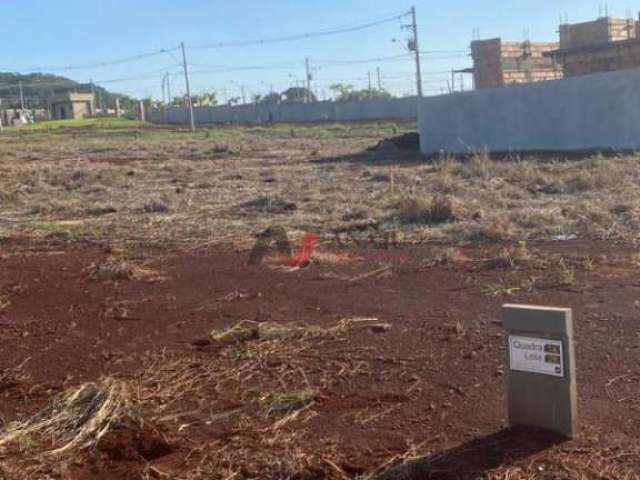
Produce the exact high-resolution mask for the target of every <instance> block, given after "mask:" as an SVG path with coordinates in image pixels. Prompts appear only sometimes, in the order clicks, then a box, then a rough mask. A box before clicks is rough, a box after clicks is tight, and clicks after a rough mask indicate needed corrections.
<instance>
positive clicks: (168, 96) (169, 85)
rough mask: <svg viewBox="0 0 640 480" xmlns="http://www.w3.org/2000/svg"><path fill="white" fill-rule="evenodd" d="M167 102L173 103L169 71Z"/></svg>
mask: <svg viewBox="0 0 640 480" xmlns="http://www.w3.org/2000/svg"><path fill="white" fill-rule="evenodd" d="M167 102H168V103H169V105H171V104H172V103H173V98H171V75H169V72H167Z"/></svg>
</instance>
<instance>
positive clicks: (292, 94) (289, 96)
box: [282, 87, 318, 103]
mask: <svg viewBox="0 0 640 480" xmlns="http://www.w3.org/2000/svg"><path fill="white" fill-rule="evenodd" d="M282 98H283V100H282V101H283V103H303V102H306V101H307V98H309V100H310V101H311V102H317V101H318V99H317V98H316V96H315V94H314V93H313V92H311V91H309V90H308V89H307V88H304V87H291V88H289V89H288V90H285V91H284V92H282Z"/></svg>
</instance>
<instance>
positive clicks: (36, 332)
mask: <svg viewBox="0 0 640 480" xmlns="http://www.w3.org/2000/svg"><path fill="white" fill-rule="evenodd" d="M411 129H412V125H393V124H370V125H319V126H309V127H300V126H286V127H285V126H277V127H261V128H257V127H256V128H242V127H240V128H230V127H229V128H219V129H210V130H204V131H200V132H198V133H196V134H190V133H186V132H181V131H171V130H163V129H154V128H128V127H125V126H122V127H120V128H111V129H107V130H93V129H74V130H70V129H64V128H63V129H59V130H51V131H46V130H28V131H18V132H13V133H10V134H9V135H8V136H6V137H3V138H2V139H0V140H1V142H0V152H1V153H2V157H0V200H1V202H2V204H1V210H0V213H1V216H0V239H1V240H0V265H1V268H0V326H1V327H2V328H0V479H3V480H4V479H7V480H8V479H22V478H33V479H45V478H62V479H141V478H158V479H163V478H176V479H220V480H230V479H237V480H240V479H274V480H275V479H309V480H310V479H340V480H344V479H401V478H403V479H423V478H425V479H431V478H433V479H466V478H468V479H476V478H493V479H505V480H506V479H538V478H539V479H565V478H571V479H636V478H640V473H639V472H640V333H639V332H640V330H639V329H638V324H639V315H640V283H639V282H638V280H637V277H638V273H639V271H640V255H639V254H638V252H637V249H636V246H635V244H636V240H637V238H638V234H639V233H640V223H639V222H638V214H640V204H639V201H640V195H639V191H638V187H639V184H640V178H639V177H638V168H637V166H638V158H636V157H632V156H625V157H620V158H615V157H609V158H604V157H593V158H585V159H572V160H565V159H550V158H547V159H535V158H511V159H503V160H501V161H493V160H491V159H489V158H488V156H487V155H476V156H474V157H472V158H469V159H466V160H464V161H463V160H456V159H439V160H437V161H435V162H431V163H428V162H426V161H425V160H424V159H421V158H420V157H419V156H418V155H417V154H416V153H415V152H412V151H407V150H402V149H398V148H397V147H395V146H394V145H393V144H390V143H388V142H387V143H382V144H378V142H380V141H381V140H383V139H384V138H388V137H393V136H397V135H399V134H402V133H405V132H407V131H411ZM376 146H377V148H373V149H372V150H367V149H368V148H371V147H376ZM274 225H278V226H282V227H283V228H284V229H285V230H286V231H287V233H288V235H289V237H290V239H291V240H292V243H293V244H294V246H295V247H297V246H298V245H300V242H301V241H302V237H303V235H304V234H305V233H315V234H317V235H319V237H320V240H319V242H318V245H317V247H316V250H315V251H314V253H313V255H312V257H311V261H310V262H309V263H304V264H302V265H301V266H299V267H292V265H291V263H290V261H289V260H288V259H287V258H283V257H281V256H279V255H277V254H269V255H268V256H267V258H265V259H264V261H263V262H262V263H260V264H257V265H249V264H248V260H249V257H250V249H251V247H252V246H253V244H254V243H255V241H256V238H257V236H258V235H259V234H260V233H261V232H263V231H264V230H265V229H266V228H267V227H273V226H274ZM507 302H509V303H533V304H542V305H553V306H566V307H572V308H573V309H574V316H575V322H576V353H577V372H578V389H579V409H580V435H579V437H578V438H576V439H575V440H573V441H570V442H565V441H562V440H561V439H559V438H556V437H553V436H551V435H548V434H546V433H544V432H537V431H532V430H526V429H525V430H523V429H518V430H508V429H506V425H505V411H504V410H505V398H504V397H505V391H504V382H505V375H506V374H507V372H506V371H505V365H504V356H505V349H504V336H503V335H504V332H503V330H502V328H501V326H500V306H501V305H502V304H503V303H507ZM541 394H543V393H542V392H541ZM54 450H57V451H56V452H54V453H52V451H54Z"/></svg>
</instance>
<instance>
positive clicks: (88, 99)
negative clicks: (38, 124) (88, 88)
mask: <svg viewBox="0 0 640 480" xmlns="http://www.w3.org/2000/svg"><path fill="white" fill-rule="evenodd" d="M49 105H50V108H51V119H52V120H70V119H79V118H84V117H91V116H93V115H94V114H95V111H96V110H95V95H94V94H93V93H79V92H67V93H60V94H57V95H54V96H52V97H51V98H50V99H49Z"/></svg>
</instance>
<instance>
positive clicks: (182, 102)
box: [171, 92, 218, 107]
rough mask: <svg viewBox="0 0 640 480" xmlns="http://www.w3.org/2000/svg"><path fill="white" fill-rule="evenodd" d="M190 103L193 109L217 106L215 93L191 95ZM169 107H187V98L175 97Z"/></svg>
mask: <svg viewBox="0 0 640 480" xmlns="http://www.w3.org/2000/svg"><path fill="white" fill-rule="evenodd" d="M191 103H192V104H193V106H194V107H214V106H216V105H217V104H218V100H217V99H216V93H215V92H211V93H202V94H200V95H191ZM171 105H172V106H175V107H185V106H187V96H186V95H182V96H180V97H175V98H174V99H173V100H172V101H171Z"/></svg>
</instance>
